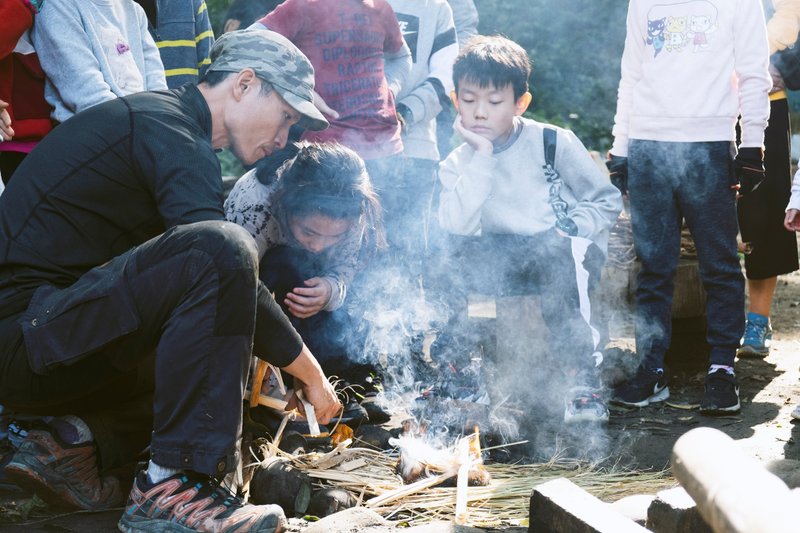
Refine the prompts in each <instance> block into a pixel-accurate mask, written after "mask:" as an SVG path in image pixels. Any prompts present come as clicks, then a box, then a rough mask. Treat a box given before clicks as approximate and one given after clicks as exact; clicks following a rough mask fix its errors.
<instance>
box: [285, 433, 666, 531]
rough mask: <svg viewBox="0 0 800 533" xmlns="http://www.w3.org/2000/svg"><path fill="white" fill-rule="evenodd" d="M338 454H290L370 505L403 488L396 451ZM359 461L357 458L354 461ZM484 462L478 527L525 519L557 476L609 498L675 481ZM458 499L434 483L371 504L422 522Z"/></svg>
mask: <svg viewBox="0 0 800 533" xmlns="http://www.w3.org/2000/svg"><path fill="white" fill-rule="evenodd" d="M278 453H279V454H281V453H282V452H278ZM337 455H338V457H337V459H335V460H331V455H330V454H326V455H325V456H322V455H321V454H318V453H311V454H306V455H302V456H287V457H289V458H290V459H291V460H292V461H293V463H294V465H295V466H296V467H298V468H301V469H302V470H304V471H305V472H306V473H307V474H308V475H309V476H310V477H312V478H314V479H315V480H316V481H317V483H319V484H321V485H326V486H336V487H339V488H342V489H345V490H348V491H349V492H350V493H352V494H353V496H354V497H355V498H356V499H357V500H358V501H359V502H360V503H361V504H362V505H365V504H367V503H366V502H368V500H369V499H370V498H373V497H375V496H380V495H383V494H385V493H387V492H390V491H397V490H401V489H403V488H404V485H403V482H402V480H401V479H400V476H399V475H397V474H396V473H395V464H396V462H397V455H396V454H394V453H392V452H382V451H375V450H369V449H366V448H344V449H340V451H339V452H338V454H337ZM356 460H358V461H359V463H352V461H356ZM319 463H324V466H325V468H319V467H318V466H317V465H318V464H319ZM332 463H337V464H333V465H332ZM362 463H363V464H362ZM352 464H362V466H360V467H359V468H357V469H355V470H351V471H345V470H343V469H342V466H344V468H345V469H346V468H347V465H352ZM485 467H486V469H487V470H488V471H489V473H490V474H491V476H492V481H491V483H490V484H489V485H488V486H486V487H470V488H469V491H468V519H467V522H468V524H469V525H471V526H475V527H503V526H510V525H520V524H524V523H525V521H526V520H527V518H528V505H529V499H530V496H531V492H532V490H533V488H534V487H535V486H537V485H539V484H541V483H544V482H546V481H550V480H553V479H556V478H561V477H563V478H568V479H570V480H571V481H572V482H573V483H575V484H576V485H578V486H580V487H582V488H583V489H584V490H586V491H588V492H589V493H591V494H593V495H594V496H596V497H597V498H599V499H601V500H603V501H607V502H611V501H616V500H618V499H620V498H622V497H624V496H630V495H634V494H652V493H655V492H657V491H659V490H663V489H666V488H670V487H674V486H675V485H676V482H675V481H674V479H673V478H671V477H670V475H669V473H668V472H667V471H660V472H641V471H639V472H636V471H628V470H624V469H621V468H611V469H603V468H598V467H597V466H596V465H593V464H588V463H585V462H579V461H575V460H568V459H562V458H554V459H552V460H551V461H550V462H548V463H539V464H487V465H485ZM455 503H456V488H455V487H441V486H435V487H430V488H425V489H423V490H420V491H418V492H415V493H413V494H407V495H404V496H403V497H402V498H400V499H397V500H394V501H390V502H387V503H386V504H385V505H383V504H381V505H378V506H371V505H368V506H370V507H371V508H372V509H373V510H375V511H377V512H378V513H379V514H381V515H382V516H384V517H386V518H389V519H393V520H404V521H407V522H409V523H410V524H421V523H425V522H429V521H433V520H452V519H453V516H454V513H455Z"/></svg>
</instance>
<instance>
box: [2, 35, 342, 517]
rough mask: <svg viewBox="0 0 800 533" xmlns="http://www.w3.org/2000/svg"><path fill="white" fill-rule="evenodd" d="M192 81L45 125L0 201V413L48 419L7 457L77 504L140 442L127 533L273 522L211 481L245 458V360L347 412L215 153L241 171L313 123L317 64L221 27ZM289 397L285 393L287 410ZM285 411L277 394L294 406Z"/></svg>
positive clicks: (36, 484) (317, 117) (107, 497)
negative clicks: (279, 372)
mask: <svg viewBox="0 0 800 533" xmlns="http://www.w3.org/2000/svg"><path fill="white" fill-rule="evenodd" d="M211 59H212V64H211V65H210V67H209V69H208V73H207V74H206V76H205V78H204V79H203V80H202V81H201V83H200V84H199V86H192V85H186V86H183V87H181V88H179V89H174V90H169V91H159V92H145V93H139V94H135V95H131V96H128V97H124V98H119V99H116V100H114V101H111V102H107V103H104V104H100V105H97V106H95V107H93V108H91V109H89V110H87V111H85V112H82V113H79V114H78V115H76V116H75V117H73V118H72V119H70V120H68V121H65V122H64V123H63V124H61V125H60V126H58V127H57V128H56V129H55V130H54V131H53V132H52V133H51V134H50V135H48V137H46V138H45V139H44V141H43V142H42V143H41V144H40V145H39V146H38V147H37V148H36V149H35V150H34V151H33V152H32V153H31V155H30V157H28V158H27V159H26V160H25V162H24V163H23V164H22V165H21V166H20V167H19V169H18V171H17V174H16V175H15V177H16V178H17V179H15V180H14V182H13V183H12V184H11V186H10V187H9V188H8V189H6V191H5V193H4V194H3V195H2V196H1V197H0V404H3V405H6V406H9V407H11V408H13V409H15V410H19V411H24V412H30V413H42V414H48V415H60V416H57V417H56V418H55V419H54V420H53V421H52V422H51V423H49V424H48V425H46V426H44V425H43V427H41V428H38V429H34V430H32V431H31V432H30V434H29V435H28V437H27V439H26V440H25V441H24V442H23V444H22V445H21V447H20V449H19V451H18V452H17V453H16V454H15V456H14V457H13V458H12V460H11V462H10V463H9V464H8V465H7V466H6V472H7V473H8V474H9V475H10V476H12V477H13V478H14V479H15V480H16V481H17V482H18V483H19V484H20V485H23V486H26V487H28V488H31V489H33V490H35V491H36V492H37V493H39V494H40V495H42V496H43V497H45V498H47V499H48V500H50V501H54V502H58V503H66V504H70V505H72V506H76V507H79V508H83V509H102V508H107V507H110V506H114V505H118V504H120V503H121V501H122V496H123V495H122V494H121V492H120V488H119V486H118V483H117V481H116V480H115V479H114V478H112V477H109V476H104V475H103V474H102V472H103V471H104V470H107V469H109V468H112V467H115V466H119V465H121V464H125V463H127V462H130V461H131V460H132V459H133V458H134V457H135V456H136V454H137V453H138V452H139V451H141V450H143V449H144V448H145V447H147V446H148V444H149V449H150V462H149V464H148V468H147V471H146V472H143V473H141V474H140V475H139V476H138V477H137V478H136V479H135V481H134V484H133V488H132V489H131V492H130V496H129V497H128V503H127V507H126V510H125V512H124V514H123V517H122V519H121V521H120V524H119V526H120V529H121V530H123V531H151V530H166V529H170V528H173V527H175V528H179V529H180V530H181V531H195V530H196V531H228V530H233V529H236V530H237V531H239V530H241V531H270V532H271V531H280V530H282V528H283V524H284V520H285V519H284V516H283V513H282V512H281V510H280V509H279V508H278V507H275V506H254V505H247V504H243V502H242V501H241V500H239V499H238V498H236V497H234V496H233V495H231V494H229V493H228V492H227V491H225V490H223V489H222V488H220V486H219V484H218V482H217V481H216V479H219V478H221V477H222V476H223V475H224V474H225V473H227V472H230V471H231V470H232V469H233V468H234V467H235V465H236V463H237V461H238V460H239V453H240V452H239V448H238V445H239V444H238V443H239V438H240V435H241V414H242V413H241V409H242V396H243V393H244V387H245V382H246V380H247V372H248V363H249V360H250V356H251V354H252V353H255V354H256V355H258V356H259V357H263V358H264V359H266V360H268V361H270V362H272V363H273V364H276V365H278V366H280V367H282V368H284V369H285V370H286V371H288V372H289V373H290V374H292V375H293V376H295V378H296V380H297V381H296V383H298V384H299V385H298V388H302V390H303V391H304V393H305V394H306V397H307V399H308V400H309V401H310V402H311V404H312V405H313V406H314V407H315V410H316V415H317V417H318V418H319V419H320V421H321V422H323V423H325V422H327V421H328V420H330V418H331V417H332V416H333V415H334V414H336V413H337V412H338V411H339V409H340V408H341V405H340V404H339V402H338V400H337V398H336V394H335V392H334V390H333V389H332V387H331V386H330V384H329V383H328V381H327V379H326V378H325V375H324V374H323V372H322V370H321V369H320V367H319V364H318V363H317V361H316V360H315V358H314V356H313V355H312V354H311V352H310V351H309V350H308V349H307V348H306V347H305V346H304V345H303V343H302V340H301V339H300V337H299V336H298V335H297V333H296V332H295V330H294V329H293V328H292V326H291V325H290V323H289V321H288V319H287V318H286V316H285V315H284V314H283V312H282V311H281V309H280V308H279V307H278V305H276V303H275V301H274V300H273V299H272V297H271V296H270V294H269V293H268V291H267V290H266V289H265V288H264V286H263V284H262V283H261V282H259V280H258V256H257V251H256V246H255V242H254V241H253V239H252V237H251V236H250V235H249V234H248V233H247V232H246V231H245V230H243V229H242V228H241V227H239V226H238V225H236V224H231V223H228V222H226V221H225V214H224V211H223V208H222V204H223V189H222V179H221V174H220V166H219V163H218V161H217V158H216V156H215V154H214V150H217V149H220V148H225V147H230V148H231V150H232V151H233V153H235V154H236V155H237V157H238V158H239V159H241V161H242V162H243V163H245V164H252V163H254V162H255V161H256V160H258V159H259V158H261V157H263V156H266V155H269V154H270V153H271V152H272V151H273V150H276V149H278V148H282V147H283V146H284V145H285V144H286V139H287V135H288V131H289V127H290V126H291V125H292V124H295V123H299V124H300V125H301V126H304V127H306V128H310V129H317V130H318V129H323V128H325V127H326V126H327V122H326V121H325V119H324V118H323V116H322V115H321V114H320V113H319V111H317V109H316V108H315V107H314V105H313V97H312V94H313V85H314V74H313V69H312V67H311V65H310V63H309V62H308V60H307V59H306V57H305V56H303V55H302V53H301V52H300V51H299V50H298V49H297V48H295V47H294V45H292V44H291V43H290V42H289V41H287V40H286V39H284V38H283V37H281V36H279V35H277V34H275V33H272V32H268V31H257V30H248V31H242V32H235V33H230V34H227V35H225V36H223V37H222V38H221V39H219V40H218V41H217V43H216V44H215V45H214V48H213V49H212V51H211ZM294 403H295V402H294V401H292V402H290V404H292V405H293V404H294ZM290 406H291V405H290Z"/></svg>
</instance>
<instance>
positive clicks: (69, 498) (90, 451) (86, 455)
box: [3, 429, 122, 511]
mask: <svg viewBox="0 0 800 533" xmlns="http://www.w3.org/2000/svg"><path fill="white" fill-rule="evenodd" d="M3 470H4V471H5V473H6V474H7V475H8V477H9V478H10V479H11V480H12V481H14V482H15V483H16V484H17V485H19V486H20V487H22V488H24V489H27V490H29V491H31V492H34V493H36V494H37V495H39V497H41V498H42V499H43V500H45V501H46V502H47V503H49V504H51V505H54V506H68V507H77V508H79V509H86V510H89V511H100V510H102V509H109V508H111V507H117V506H120V505H122V493H121V492H120V490H119V481H118V480H117V479H116V478H114V477H111V476H108V477H100V473H99V471H98V468H97V451H96V448H95V445H94V443H93V442H84V443H81V444H67V443H65V442H64V441H62V440H61V439H60V438H59V437H58V435H57V434H56V433H55V432H52V433H51V432H50V431H48V430H47V429H32V430H31V431H29V432H28V435H27V437H25V440H24V441H22V444H20V447H19V449H18V450H17V452H16V453H15V454H14V456H13V457H12V458H11V461H9V463H8V464H7V465H6V466H5V467H4V468H3Z"/></svg>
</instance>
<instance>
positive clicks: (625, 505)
mask: <svg viewBox="0 0 800 533" xmlns="http://www.w3.org/2000/svg"><path fill="white" fill-rule="evenodd" d="M655 498H656V496H655V494H636V495H634V496H626V497H624V498H620V499H619V500H617V501H615V502H614V503H611V504H609V505H611V507H612V509H614V510H615V511H616V512H618V513H620V514H621V515H622V516H625V517H628V518H629V519H631V520H633V521H634V522H636V523H637V524H639V525H640V526H643V525H645V524H646V523H647V509H649V508H650V504H651V503H653V500H655Z"/></svg>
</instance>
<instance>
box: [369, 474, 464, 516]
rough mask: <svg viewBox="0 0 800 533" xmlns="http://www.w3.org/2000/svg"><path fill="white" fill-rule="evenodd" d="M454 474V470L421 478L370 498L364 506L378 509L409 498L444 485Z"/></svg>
mask: <svg viewBox="0 0 800 533" xmlns="http://www.w3.org/2000/svg"><path fill="white" fill-rule="evenodd" d="M455 474H456V471H455V470H449V471H447V472H445V473H444V474H439V475H438V476H432V477H426V478H422V479H420V480H418V481H415V482H414V483H412V484H410V485H406V486H405V487H400V488H399V489H396V490H390V491H389V492H384V493H383V494H381V495H380V496H375V497H374V498H370V499H369V500H367V501H366V502H364V506H365V507H379V506H381V505H383V504H386V503H389V502H393V501H394V500H397V499H400V498H404V497H406V496H410V495H411V494H415V493H417V492H419V491H421V490H425V489H427V488H430V487H434V486H436V485H438V484H439V483H444V482H445V481H447V480H448V479H450V478H451V477H453V476H454V475H455Z"/></svg>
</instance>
